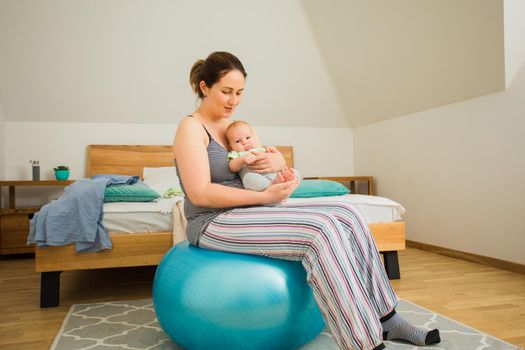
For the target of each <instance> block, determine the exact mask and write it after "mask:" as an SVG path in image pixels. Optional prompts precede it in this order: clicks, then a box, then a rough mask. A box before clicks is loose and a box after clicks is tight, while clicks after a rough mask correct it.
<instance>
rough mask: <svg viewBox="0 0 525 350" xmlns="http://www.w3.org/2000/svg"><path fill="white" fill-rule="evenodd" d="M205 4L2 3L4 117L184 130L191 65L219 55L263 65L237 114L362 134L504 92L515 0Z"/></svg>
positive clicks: (237, 0) (239, 0)
mask: <svg viewBox="0 0 525 350" xmlns="http://www.w3.org/2000/svg"><path fill="white" fill-rule="evenodd" d="M206 1H207V2H206V6H202V4H201V3H200V2H199V3H197V2H195V3H194V2H188V1H172V0H170V1H168V0H166V1H165V0H156V1H152V2H146V1H124V0H120V1H109V2H108V1H104V0H92V1H78V2H70V1H65V0H54V1H46V2H42V1H37V0H22V1H19V0H3V1H2V2H1V3H0V51H2V52H0V103H1V104H2V105H3V107H4V116H5V120H6V121H78V122H85V121H88V122H89V121H92V122H116V123H128V122H129V123H173V122H177V120H176V119H174V116H175V117H182V116H184V115H185V114H186V113H188V112H189V111H191V110H192V109H193V108H194V107H195V104H194V101H195V99H194V96H193V95H192V94H191V91H190V90H189V88H188V83H187V70H188V67H190V66H191V64H192V63H193V62H194V61H195V59H197V58H201V57H203V56H205V54H207V53H209V52H210V51H213V50H217V49H222V50H232V51H233V52H236V53H238V54H239V55H240V56H241V57H243V60H244V61H245V64H246V65H248V66H249V67H250V68H251V70H250V69H249V72H250V73H249V80H248V83H247V84H248V86H247V87H248V89H249V90H250V91H251V93H250V94H246V97H245V100H244V102H243V105H242V106H241V109H240V110H239V112H238V113H237V114H242V115H243V116H244V115H248V116H249V117H250V118H251V120H252V121H253V122H254V124H255V125H260V126H321V127H323V126H324V127H345V126H352V127H356V126H361V125H366V124H370V123H375V122H379V121H382V120H386V119H390V118H394V117H397V116H401V115H405V114H408V113H412V112H416V111H421V110H425V109H430V108H433V107H437V106H439V105H443V104H447V103H451V102H455V101H461V100H465V99H468V98H472V97H475V96H480V95H484V94H488V93H492V92H496V91H500V90H503V89H504V88H505V67H504V65H505V57H504V35H503V0H461V1H457V0H426V1H421V0H396V1H384V0H294V1H292V0H287V1H284V2H282V1H279V0H269V1H265V2H260V1H257V0H252V1H245V0H232V1H231V2H227V4H224V3H222V2H216V1H214V0H206ZM227 5H229V6H227ZM205 17H206V18H207V19H206V20H203V18H205ZM208 17H209V18H208ZM225 18H234V19H235V20H227V19H225Z"/></svg>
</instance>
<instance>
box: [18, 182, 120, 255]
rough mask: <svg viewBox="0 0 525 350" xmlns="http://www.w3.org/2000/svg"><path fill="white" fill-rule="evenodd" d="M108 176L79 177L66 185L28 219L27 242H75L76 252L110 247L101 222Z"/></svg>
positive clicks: (51, 244) (43, 244) (49, 243)
mask: <svg viewBox="0 0 525 350" xmlns="http://www.w3.org/2000/svg"><path fill="white" fill-rule="evenodd" d="M108 182H109V179H108V178H100V179H95V180H89V179H81V180H77V181H75V182H74V183H73V184H71V185H69V186H68V187H66V189H65V191H64V194H63V195H62V196H61V197H60V198H58V199H57V200H56V201H53V202H51V203H48V204H46V205H44V206H43V207H42V208H41V209H40V211H39V212H38V213H36V214H35V215H34V216H33V218H32V219H31V222H30V229H29V237H28V240H27V242H28V244H35V243H36V244H37V245H38V247H46V246H61V245H66V244H70V243H76V250H77V252H96V251H99V250H103V249H111V247H112V245H111V240H110V239H109V235H108V231H107V230H106V229H105V228H104V226H103V225H102V215H103V210H102V209H103V205H104V191H105V189H106V185H107V184H108Z"/></svg>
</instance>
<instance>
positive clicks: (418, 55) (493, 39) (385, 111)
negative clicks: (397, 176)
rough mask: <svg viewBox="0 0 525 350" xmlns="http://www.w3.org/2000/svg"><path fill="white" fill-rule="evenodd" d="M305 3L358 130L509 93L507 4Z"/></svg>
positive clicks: (474, 0) (441, 0)
mask: <svg viewBox="0 0 525 350" xmlns="http://www.w3.org/2000/svg"><path fill="white" fill-rule="evenodd" d="M304 4H305V8H306V12H307V13H308V16H309V18H310V20H311V23H312V27H313V29H314V32H315V35H316V36H317V39H318V42H319V46H320V51H321V53H322V55H323V57H324V59H325V62H326V65H327V66H328V70H329V71H330V72H331V75H332V79H333V81H334V84H335V86H336V90H337V91H338V93H339V98H340V100H341V103H342V105H343V108H344V110H345V112H346V115H347V117H348V118H349V124H350V125H351V126H354V127H355V126H361V125H366V124H370V123H375V122H379V121H382V120H386V119H390V118H394V117H397V116H401V115H405V114H409V113H413V112H417V111H421V110H426V109H430V108H433V107H437V106H440V105H443V104H448V103H452V102H456V101H461V100H465V99H469V98H472V97H476V96H480V95H484V94H489V93H492V92H496V91H500V90H503V89H504V88H505V67H504V65H505V57H504V33H503V1H502V0H501V1H494V0H461V1H457V0H431V1H421V0H396V1H383V0H304Z"/></svg>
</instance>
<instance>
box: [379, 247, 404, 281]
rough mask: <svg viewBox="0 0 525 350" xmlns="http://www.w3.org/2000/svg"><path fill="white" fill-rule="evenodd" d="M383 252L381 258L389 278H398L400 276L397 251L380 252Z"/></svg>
mask: <svg viewBox="0 0 525 350" xmlns="http://www.w3.org/2000/svg"><path fill="white" fill-rule="evenodd" d="M381 254H383V260H384V263H385V270H386V274H387V276H388V278H389V279H391V280H398V279H400V278H401V274H400V273H399V259H398V257H397V251H395V250H394V251H390V252H381Z"/></svg>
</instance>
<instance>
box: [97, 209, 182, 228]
mask: <svg viewBox="0 0 525 350" xmlns="http://www.w3.org/2000/svg"><path fill="white" fill-rule="evenodd" d="M102 224H103V225H104V227H105V228H106V229H107V230H108V231H110V232H118V233H151V232H172V231H173V214H172V213H171V212H170V213H167V212H164V213H163V212H161V208H159V205H158V204H157V203H156V202H114V203H104V217H103V219H102Z"/></svg>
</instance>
